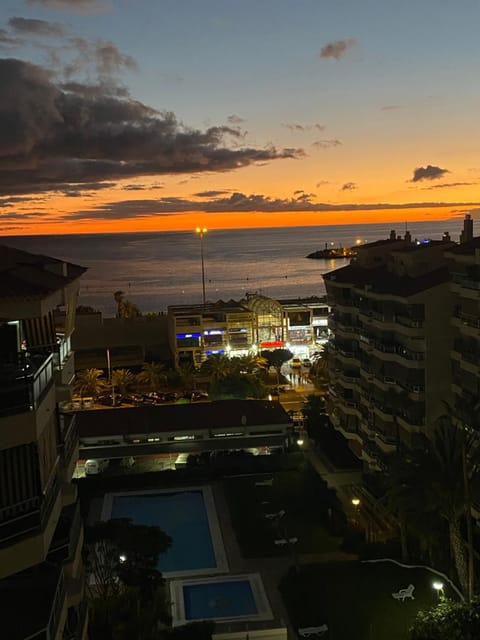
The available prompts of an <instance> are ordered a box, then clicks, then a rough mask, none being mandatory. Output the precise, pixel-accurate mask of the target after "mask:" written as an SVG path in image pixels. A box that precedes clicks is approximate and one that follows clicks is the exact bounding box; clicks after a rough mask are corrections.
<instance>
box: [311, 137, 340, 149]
mask: <svg viewBox="0 0 480 640" xmlns="http://www.w3.org/2000/svg"><path fill="white" fill-rule="evenodd" d="M341 144H342V142H341V141H340V140H337V139H336V138H334V139H332V140H316V141H315V142H312V147H316V148H317V149H331V148H332V147H340V146H341Z"/></svg>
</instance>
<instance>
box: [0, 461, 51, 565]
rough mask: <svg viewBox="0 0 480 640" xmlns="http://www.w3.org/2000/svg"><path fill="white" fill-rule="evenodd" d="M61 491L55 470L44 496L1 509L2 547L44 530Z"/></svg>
mask: <svg viewBox="0 0 480 640" xmlns="http://www.w3.org/2000/svg"><path fill="white" fill-rule="evenodd" d="M59 493H60V483H59V479H58V474H57V472H56V470H55V472H54V473H53V474H52V478H51V480H50V483H49V485H48V486H47V487H46V489H45V492H44V494H43V495H42V496H34V497H32V498H29V499H28V500H23V501H22V502H19V503H17V504H14V505H10V506H8V507H4V508H3V509H0V548H1V547H2V546H5V545H11V544H14V543H16V542H18V541H19V540H21V539H22V538H24V537H26V536H34V535H35V534H36V533H37V532H41V531H43V530H44V529H45V527H46V525H47V523H48V521H49V518H50V514H51V513H52V509H53V507H54V505H55V502H56V500H57V497H58V495H59ZM0 571H1V568H0Z"/></svg>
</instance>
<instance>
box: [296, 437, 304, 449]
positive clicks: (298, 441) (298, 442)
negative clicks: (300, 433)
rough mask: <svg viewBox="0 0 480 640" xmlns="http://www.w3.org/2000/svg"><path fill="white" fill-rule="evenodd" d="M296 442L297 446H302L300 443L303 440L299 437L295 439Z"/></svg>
mask: <svg viewBox="0 0 480 640" xmlns="http://www.w3.org/2000/svg"><path fill="white" fill-rule="evenodd" d="M297 444H298V446H299V447H301V446H302V444H303V440H302V439H301V438H299V439H298V440H297Z"/></svg>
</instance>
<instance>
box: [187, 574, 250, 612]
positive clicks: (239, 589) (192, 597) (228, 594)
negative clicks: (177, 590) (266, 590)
mask: <svg viewBox="0 0 480 640" xmlns="http://www.w3.org/2000/svg"><path fill="white" fill-rule="evenodd" d="M183 601H184V606H185V618H186V620H207V619H212V618H234V617H239V616H246V615H251V614H256V613H257V605H256V603H255V597H254V594H253V591H252V586H251V584H250V581H249V580H237V581H228V582H206V583H203V584H190V585H184V586H183Z"/></svg>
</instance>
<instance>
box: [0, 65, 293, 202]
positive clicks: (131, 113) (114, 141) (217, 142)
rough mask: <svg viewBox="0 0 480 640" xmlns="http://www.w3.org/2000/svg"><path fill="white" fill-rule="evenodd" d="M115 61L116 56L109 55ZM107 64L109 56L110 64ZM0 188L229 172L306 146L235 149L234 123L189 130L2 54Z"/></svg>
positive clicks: (139, 106) (152, 111)
mask: <svg viewBox="0 0 480 640" xmlns="http://www.w3.org/2000/svg"><path fill="white" fill-rule="evenodd" d="M106 58H107V60H109V56H108V55H107V56H106ZM106 64H107V66H108V64H110V63H108V62H106ZM0 95H3V96H9V99H8V100H3V101H0V136H1V138H0V139H1V140H2V144H1V145H0V194H1V193H2V192H3V193H4V194H7V193H20V192H22V190H23V192H24V193H28V192H31V191H32V188H33V190H35V189H37V190H39V188H43V190H45V191H47V190H51V189H58V185H63V187H64V188H68V186H69V185H71V184H75V183H78V184H80V183H92V182H102V181H113V180H119V179H122V178H129V177H134V176H147V175H149V176H151V175H161V174H173V173H179V174H180V173H193V174H195V173H199V172H205V171H215V172H217V171H228V170H232V169H237V168H240V167H244V166H248V165H251V164H254V163H255V164H256V163H259V162H268V161H271V160H276V159H279V158H298V157H301V156H302V155H303V152H302V151H301V150H296V149H282V150H279V151H277V150H276V149H275V148H274V147H267V148H264V149H257V148H250V147H245V148H231V145H229V144H228V140H238V139H240V138H241V134H240V133H239V132H238V131H237V130H236V129H233V128H231V127H227V126H220V127H210V128H208V129H206V130H204V131H202V130H198V129H190V128H188V127H186V126H184V125H183V124H182V123H180V122H178V121H177V119H176V117H175V114H173V113H171V112H158V111H156V110H155V109H152V108H151V107H148V106H146V105H144V104H142V103H141V102H138V101H135V100H132V99H131V98H128V97H127V98H122V97H121V96H118V95H111V91H110V90H109V89H108V87H107V88H104V91H103V92H102V85H96V86H95V90H94V91H92V92H90V93H89V92H87V91H86V90H85V85H80V88H78V85H74V84H71V85H69V86H68V90H66V89H64V90H62V89H61V87H60V86H57V85H55V84H54V83H53V82H52V80H51V77H50V75H49V74H48V73H47V72H46V71H45V70H43V69H42V68H40V67H38V66H36V65H33V64H30V63H27V62H23V61H20V60H15V59H12V58H10V59H0Z"/></svg>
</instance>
